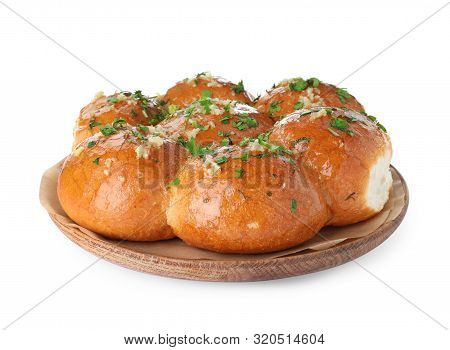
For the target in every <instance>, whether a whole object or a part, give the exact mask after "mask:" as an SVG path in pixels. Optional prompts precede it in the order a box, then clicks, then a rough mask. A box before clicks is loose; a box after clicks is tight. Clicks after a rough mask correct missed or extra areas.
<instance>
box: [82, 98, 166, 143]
mask: <svg viewBox="0 0 450 350" xmlns="http://www.w3.org/2000/svg"><path fill="white" fill-rule="evenodd" d="M163 114H164V112H163V110H162V109H161V108H160V107H159V106H158V105H157V101H156V100H154V99H151V98H149V97H146V96H144V95H142V94H141V93H140V91H136V92H135V93H129V92H120V93H116V94H113V95H110V96H104V95H103V94H99V96H96V97H94V100H93V101H92V102H90V103H89V104H88V105H86V106H85V107H83V109H82V110H81V111H80V115H79V117H78V119H77V121H76V125H75V129H74V138H75V140H74V143H73V149H75V148H76V146H78V144H79V143H80V142H82V141H83V140H85V139H87V138H88V137H90V136H92V135H94V134H96V133H97V132H99V131H100V128H101V127H102V126H104V125H106V124H112V123H113V122H114V120H115V119H116V118H117V119H124V120H125V121H126V122H127V123H128V124H130V125H137V124H142V125H155V124H157V123H158V122H159V121H160V120H161V119H162V117H163Z"/></svg>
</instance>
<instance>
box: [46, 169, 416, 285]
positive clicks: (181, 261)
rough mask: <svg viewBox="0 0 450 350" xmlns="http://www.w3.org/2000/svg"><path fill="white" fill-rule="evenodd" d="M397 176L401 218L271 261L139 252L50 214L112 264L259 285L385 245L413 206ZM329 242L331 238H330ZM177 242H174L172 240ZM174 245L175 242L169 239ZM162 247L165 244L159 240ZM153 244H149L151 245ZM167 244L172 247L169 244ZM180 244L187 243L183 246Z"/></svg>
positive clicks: (69, 233) (80, 242)
mask: <svg viewBox="0 0 450 350" xmlns="http://www.w3.org/2000/svg"><path fill="white" fill-rule="evenodd" d="M391 171H392V173H393V175H395V176H396V177H397V178H398V179H400V181H401V185H402V186H403V191H404V202H403V207H402V208H401V210H400V212H399V214H398V215H397V216H396V217H395V218H394V219H393V220H391V221H388V222H385V223H383V224H382V225H381V226H379V227H378V228H377V229H375V230H373V232H370V233H368V234H367V235H365V236H363V237H359V238H354V239H347V240H345V241H344V242H342V243H339V244H337V245H334V246H332V247H329V248H327V249H324V250H309V249H308V250H303V251H301V252H297V253H293V254H291V255H284V256H274V257H267V256H261V258H258V256H256V257H255V256H254V257H253V258H252V259H235V260H234V259H230V257H229V256H228V257H226V258H225V256H224V258H223V260H221V258H220V255H219V257H217V256H215V258H214V259H213V260H212V259H188V258H180V257H170V256H164V255H162V254H161V255H159V254H155V253H149V252H145V251H144V250H140V249H139V243H134V244H133V245H128V244H124V243H125V242H120V241H111V240H107V239H104V238H103V237H101V236H97V235H92V234H88V233H86V232H83V230H80V229H79V228H77V227H75V226H71V225H67V220H63V218H62V217H61V215H58V214H55V213H49V214H50V217H51V218H52V220H53V221H54V223H55V224H56V225H57V226H58V228H59V229H60V230H61V231H62V232H63V233H64V234H65V235H66V236H67V237H68V238H69V239H71V240H72V241H73V242H75V243H76V244H77V245H79V246H80V247H82V248H83V249H86V250H87V251H90V252H92V253H93V254H95V255H97V256H98V257H99V258H101V259H104V260H107V261H110V262H112V263H115V264H118V265H121V266H124V267H127V268H130V269H133V270H137V271H141V272H146V273H150V274H155V275H160V276H167V277H175V278H182V279H191V280H203V281H235V282H236V281H260V280H271V279H279V278H285V277H292V276H298V275H304V274H308V273H312V272H316V271H321V270H325V269H329V268H331V267H334V266H338V265H341V264H344V263H346V262H348V261H350V260H353V259H356V258H358V257H360V256H361V255H364V254H366V253H367V252H369V251H370V250H372V249H374V248H375V247H377V246H378V245H380V244H381V243H382V242H383V241H385V240H386V239H387V238H388V237H389V236H390V235H391V234H392V233H393V232H394V231H395V229H396V228H397V227H398V226H399V225H400V223H401V222H402V220H403V218H404V216H405V214H406V211H407V208H408V203H409V193H408V188H407V185H406V182H405V180H404V179H403V177H402V176H401V174H400V173H399V172H398V171H397V170H396V169H395V168H394V167H391ZM325 239H326V238H325ZM172 241H173V240H172ZM165 242H170V241H165ZM157 243H158V244H160V245H161V244H166V243H164V242H157ZM146 244H149V243H146ZM167 244H173V242H172V243H167ZM176 244H183V243H182V242H179V243H176Z"/></svg>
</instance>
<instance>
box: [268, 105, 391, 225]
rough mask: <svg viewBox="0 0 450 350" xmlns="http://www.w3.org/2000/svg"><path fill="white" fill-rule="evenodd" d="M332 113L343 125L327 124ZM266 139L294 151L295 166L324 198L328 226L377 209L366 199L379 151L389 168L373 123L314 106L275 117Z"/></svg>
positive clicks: (385, 144) (382, 136) (383, 140)
mask: <svg viewBox="0 0 450 350" xmlns="http://www.w3.org/2000/svg"><path fill="white" fill-rule="evenodd" d="M336 118H339V119H341V120H345V121H346V122H347V128H343V130H340V129H339V128H335V127H332V126H331V124H330V123H331V121H332V120H333V119H336ZM333 125H335V126H336V125H337V126H339V125H340V124H333ZM342 125H345V123H344V124H342ZM269 139H270V141H271V142H274V143H277V144H281V145H283V146H285V147H288V148H291V149H293V150H294V152H295V153H294V157H295V158H296V161H297V165H298V166H299V168H301V169H302V170H303V171H304V173H305V175H306V176H307V177H308V179H310V181H312V182H313V183H314V184H315V186H316V187H317V188H318V189H319V190H320V191H321V192H322V194H323V196H324V198H325V200H326V202H327V205H328V208H329V210H330V212H331V218H330V221H329V222H328V223H327V224H328V225H337V226H340V225H348V224H352V223H356V222H359V221H362V220H365V219H368V218H369V217H371V216H373V215H374V214H376V213H377V212H378V211H379V210H374V209H373V208H371V207H369V206H368V204H367V198H366V193H367V190H368V181H369V177H370V171H371V169H372V168H373V166H374V165H375V164H376V162H377V160H378V159H380V158H381V157H383V156H385V155H386V157H388V162H387V164H386V171H389V161H390V157H391V153H392V149H391V142H390V139H389V137H388V135H387V134H386V133H385V132H384V131H383V130H382V126H377V124H376V122H374V121H372V120H370V119H369V118H368V117H366V116H365V115H362V114H359V113H357V112H354V111H350V110H342V109H333V110H332V109H328V108H316V109H313V110H310V111H300V112H296V113H292V114H291V115H288V116H287V117H285V118H284V119H282V120H280V121H279V122H277V123H276V124H275V126H274V128H273V131H272V133H271V135H270V138H269ZM383 204H384V203H383ZM380 210H381V209H380Z"/></svg>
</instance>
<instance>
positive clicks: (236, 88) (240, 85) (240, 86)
mask: <svg viewBox="0 0 450 350" xmlns="http://www.w3.org/2000/svg"><path fill="white" fill-rule="evenodd" d="M231 90H233V91H234V92H235V93H237V94H240V93H241V92H244V91H245V89H244V83H243V81H242V80H241V81H240V82H239V83H238V84H237V85H235V86H233V87H232V88H231Z"/></svg>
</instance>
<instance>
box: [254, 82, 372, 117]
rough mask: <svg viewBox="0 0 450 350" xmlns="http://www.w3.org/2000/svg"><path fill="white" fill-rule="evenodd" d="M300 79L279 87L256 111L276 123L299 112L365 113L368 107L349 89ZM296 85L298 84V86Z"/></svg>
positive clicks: (257, 106) (265, 97)
mask: <svg viewBox="0 0 450 350" xmlns="http://www.w3.org/2000/svg"><path fill="white" fill-rule="evenodd" d="M298 79H301V78H294V79H291V80H285V81H283V82H281V83H280V84H278V85H277V86H276V87H274V88H273V89H272V90H270V91H268V93H267V94H266V95H265V96H263V97H261V98H260V99H259V100H258V101H257V102H256V105H255V106H256V108H257V109H258V110H259V111H260V112H266V113H269V115H270V116H271V117H272V118H274V119H276V120H278V119H280V118H282V117H284V116H286V115H288V114H290V113H293V112H295V111H296V110H299V109H309V108H312V107H318V106H327V107H344V108H349V109H354V110H356V111H364V107H363V106H362V105H361V104H360V103H359V102H358V101H357V100H356V99H355V98H354V97H353V96H352V95H350V94H348V93H347V91H346V90H345V89H339V88H337V87H336V86H334V85H331V84H325V83H322V82H319V81H318V80H314V81H312V80H306V81H305V80H303V79H301V80H298ZM312 79H315V78H312ZM296 83H297V84H298V85H295V84H296ZM295 89H297V90H298V91H297V90H295ZM300 89H302V90H300Z"/></svg>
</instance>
